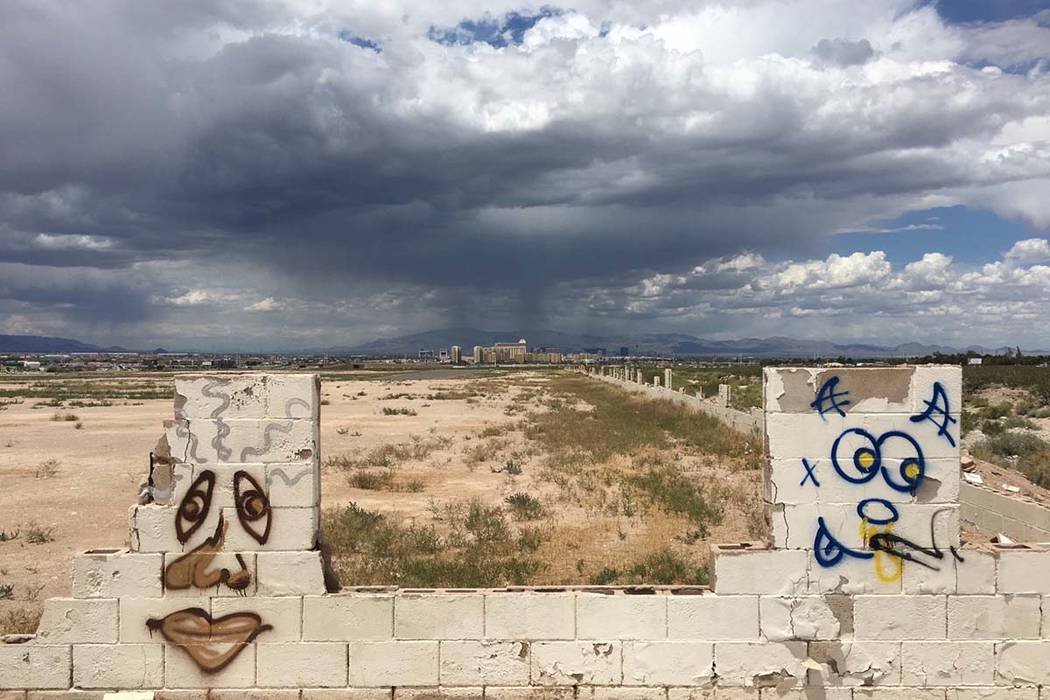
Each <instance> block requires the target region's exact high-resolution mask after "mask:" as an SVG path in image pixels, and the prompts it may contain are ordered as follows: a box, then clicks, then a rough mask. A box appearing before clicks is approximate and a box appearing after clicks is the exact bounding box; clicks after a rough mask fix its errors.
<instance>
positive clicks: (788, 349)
mask: <svg viewBox="0 0 1050 700" xmlns="http://www.w3.org/2000/svg"><path fill="white" fill-rule="evenodd" d="M519 338H525V339H526V340H527V341H528V344H529V347H530V348H534V347H549V348H557V349H558V350H561V351H562V352H580V351H583V350H587V349H592V348H604V349H605V351H606V353H607V354H610V355H617V354H619V352H620V348H627V351H628V352H629V353H630V354H631V355H650V356H651V355H658V356H674V357H737V356H739V357H749V358H774V357H798V358H801V357H814V358H830V357H839V356H845V357H853V358H872V359H876V358H892V357H921V356H924V355H932V354H935V353H943V354H953V353H957V352H965V351H974V352H977V353H980V354H1004V353H1006V352H1009V351H1011V348H1008V347H1003V348H995V349H988V348H983V347H980V346H970V347H968V348H966V350H965V351H960V350H959V349H958V348H952V347H948V346H944V345H924V344H922V343H904V344H901V345H895V346H891V347H887V346H882V345H870V344H864V343H843V344H840V343H832V342H829V341H824V340H798V339H796V338H786V337H774V338H744V339H740V340H709V339H705V338H698V337H696V336H692V335H687V334H684V333H649V334H641V335H608V336H602V335H588V334H578V333H563V332H561V331H552V330H549V329H519V330H516V331H489V330H480V329H478V328H470V327H453V328H439V329H436V330H432V331H426V332H423V333H413V334H411V335H403V336H399V337H396V338H383V339H379V340H373V341H371V342H368V343H365V344H363V345H357V346H353V347H331V348H327V349H326V350H325V352H328V353H330V354H335V355H339V354H345V355H366V356H373V357H382V356H403V355H405V356H415V355H416V354H417V353H418V352H419V351H420V350H437V349H443V348H449V347H451V346H453V345H459V346H460V347H462V348H463V354H464V355H469V354H470V353H471V352H472V351H473V347H474V346H475V345H492V344H493V343H497V342H508V343H512V342H515V341H517V340H518V339H519ZM1033 354H1035V351H1033Z"/></svg>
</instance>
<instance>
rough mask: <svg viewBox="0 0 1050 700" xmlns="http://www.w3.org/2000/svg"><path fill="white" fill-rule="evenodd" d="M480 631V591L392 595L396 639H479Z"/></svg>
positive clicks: (482, 631) (482, 603)
mask: <svg viewBox="0 0 1050 700" xmlns="http://www.w3.org/2000/svg"><path fill="white" fill-rule="evenodd" d="M484 634H485V597H484V595H482V594H481V593H464V594H458V593H437V594H435V593H420V594H414V593H402V594H400V595H398V596H397V597H395V598H394V636H395V637H398V638H399V639H481V638H482V637H483V636H484Z"/></svg>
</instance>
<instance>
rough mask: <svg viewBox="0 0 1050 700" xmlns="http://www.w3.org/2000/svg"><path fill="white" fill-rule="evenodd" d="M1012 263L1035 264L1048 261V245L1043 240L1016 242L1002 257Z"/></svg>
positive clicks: (1049, 245) (1049, 248)
mask: <svg viewBox="0 0 1050 700" xmlns="http://www.w3.org/2000/svg"><path fill="white" fill-rule="evenodd" d="M1003 257H1004V258H1005V259H1006V260H1007V261H1009V262H1014V263H1020V264H1024V263H1037V262H1046V261H1048V260H1050V243H1047V240H1046V239H1045V238H1028V239H1025V240H1023V241H1017V242H1016V243H1014V244H1013V246H1012V247H1011V248H1010V250H1008V251H1007V252H1006V255H1005V256H1003Z"/></svg>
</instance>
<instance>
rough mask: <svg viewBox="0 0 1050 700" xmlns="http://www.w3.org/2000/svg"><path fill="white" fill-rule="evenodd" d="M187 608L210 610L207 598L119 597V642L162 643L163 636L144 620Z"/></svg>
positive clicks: (209, 602)
mask: <svg viewBox="0 0 1050 700" xmlns="http://www.w3.org/2000/svg"><path fill="white" fill-rule="evenodd" d="M187 608H200V609H201V610H205V611H210V610H211V600H210V599H209V598H121V599H120V605H119V613H120V625H119V633H118V637H119V639H120V643H121V644H148V643H150V642H152V643H154V644H163V643H164V638H163V637H161V636H160V635H159V634H157V635H154V634H152V631H151V630H150V629H149V628H148V627H146V620H148V619H150V618H151V617H152V618H158V619H159V618H163V617H165V616H167V615H170V614H171V613H173V612H177V611H179V610H185V609H187Z"/></svg>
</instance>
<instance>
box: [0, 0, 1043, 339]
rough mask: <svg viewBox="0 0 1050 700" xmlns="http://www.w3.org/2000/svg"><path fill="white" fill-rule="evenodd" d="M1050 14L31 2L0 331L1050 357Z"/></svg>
mask: <svg viewBox="0 0 1050 700" xmlns="http://www.w3.org/2000/svg"><path fill="white" fill-rule="evenodd" d="M1048 239H1050V0H1042V1H1040V0H968V1H955V2H949V1H948V0H942V1H941V2H930V1H926V0H921V1H920V0H866V1H865V2H862V3H859V2H855V1H854V0H841V1H832V0H797V1H793V2H788V1H786V0H740V1H739V2H710V1H704V0H576V1H575V2H568V0H566V1H565V2H564V4H557V3H548V4H528V3H523V2H521V1H520V0H443V1H442V2H440V3H435V2H431V1H430V0H384V1H383V2H375V1H374V0H343V1H339V2H337V1H336V0H184V1H182V2H178V3H172V2H167V1H166V0H97V1H94V2H90V3H89V2H81V1H80V0H68V1H58V0H5V1H4V2H3V3H2V4H0V333H6V334H34V335H58V336H64V337H73V338H78V339H80V340H84V341H87V342H94V343H98V344H102V345H123V346H126V347H133V348H151V347H157V346H162V347H165V348H168V349H188V348H195V349H205V350H209V349H210V350H252V349H259V350H293V349H299V348H323V347H329V346H350V345H354V344H357V343H362V342H365V341H368V340H371V339H373V338H376V337H388V336H396V335H401V334H407V333H413V332H419V331H423V330H427V329H431V328H439V327H444V326H453V325H455V326H464V325H469V326H474V327H479V328H487V329H498V330H508V331H513V329H514V328H516V327H521V328H524V327H529V328H537V327H546V328H551V329H554V330H562V331H581V332H582V331H586V332H592V333H617V334H623V333H639V334H641V333H650V332H676V333H689V334H692V335H696V336H700V337H706V338H714V339H727V338H737V337H756V336H759V337H762V336H773V335H786V336H792V337H796V338H812V339H821V340H831V341H840V342H856V341H863V342H870V343H876V344H884V345H891V344H895V343H900V342H911V341H918V342H929V343H946V344H955V345H969V344H973V343H980V344H984V345H988V346H1001V345H1020V346H1022V347H1026V348H1036V347H1039V348H1050V303H1048V302H1050V243H1048Z"/></svg>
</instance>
